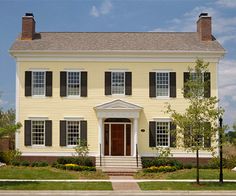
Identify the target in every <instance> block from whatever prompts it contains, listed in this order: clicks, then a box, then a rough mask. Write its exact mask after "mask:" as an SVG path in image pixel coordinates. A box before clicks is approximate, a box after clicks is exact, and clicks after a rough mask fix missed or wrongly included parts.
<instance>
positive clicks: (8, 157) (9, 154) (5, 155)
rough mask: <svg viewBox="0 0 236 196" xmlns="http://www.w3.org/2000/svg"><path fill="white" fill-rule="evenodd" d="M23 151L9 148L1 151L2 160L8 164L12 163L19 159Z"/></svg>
mask: <svg viewBox="0 0 236 196" xmlns="http://www.w3.org/2000/svg"><path fill="white" fill-rule="evenodd" d="M20 156H21V152H20V151H19V150H8V151H6V152H2V153H1V161H2V162H4V163H6V164H12V163H13V162H14V161H19V159H20Z"/></svg>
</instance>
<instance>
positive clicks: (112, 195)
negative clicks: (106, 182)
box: [0, 190, 236, 196]
mask: <svg viewBox="0 0 236 196" xmlns="http://www.w3.org/2000/svg"><path fill="white" fill-rule="evenodd" d="M0 195H1V196H32V195H34V196H48V195H50V196H89V195H91V196H154V195H155V196H163V195H164V196H173V195H175V196H187V195H188V196H189V195H191V196H205V195H206V196H208V195H209V196H213V195H214V196H222V195H224V196H236V191H134V190H132V191H43V190H40V191H26V190H24V191H19V190H17V191H0Z"/></svg>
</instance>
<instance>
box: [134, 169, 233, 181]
mask: <svg viewBox="0 0 236 196" xmlns="http://www.w3.org/2000/svg"><path fill="white" fill-rule="evenodd" d="M223 173H224V179H236V172H233V171H231V170H229V169H224V171H223ZM134 177H135V178H137V179H195V178H196V169H184V170H178V171H175V172H168V173H144V172H142V171H140V172H138V173H137V174H136V175H135V176H134ZM218 178H219V170H218V169H200V179H218Z"/></svg>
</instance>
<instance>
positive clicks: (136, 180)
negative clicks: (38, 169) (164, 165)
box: [0, 176, 236, 183]
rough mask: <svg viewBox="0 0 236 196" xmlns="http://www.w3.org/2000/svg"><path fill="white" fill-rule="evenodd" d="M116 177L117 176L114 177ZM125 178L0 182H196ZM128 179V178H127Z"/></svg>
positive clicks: (205, 180) (216, 180) (206, 180)
mask: <svg viewBox="0 0 236 196" xmlns="http://www.w3.org/2000/svg"><path fill="white" fill-rule="evenodd" d="M116 177H118V176H116ZM125 177H126V176H119V178H111V179H107V180H104V179H100V180H99V179H78V180H75V179H71V180H66V179H56V180H53V179H41V180H39V179H0V182H124V183H127V182H136V183H137V182H196V180H195V179H194V180H193V179H190V180H189V179H181V180H180V179H178V180H174V179H173V180H171V179H168V180H165V179H132V178H125ZM128 177H130V176H128ZM200 182H219V180H218V179H214V180H211V179H202V180H201V179H200ZM224 182H236V180H224Z"/></svg>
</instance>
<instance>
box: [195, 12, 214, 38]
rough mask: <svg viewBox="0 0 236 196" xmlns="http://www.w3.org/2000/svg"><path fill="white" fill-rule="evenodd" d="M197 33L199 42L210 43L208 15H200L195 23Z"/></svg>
mask: <svg viewBox="0 0 236 196" xmlns="http://www.w3.org/2000/svg"><path fill="white" fill-rule="evenodd" d="M197 32H198V34H199V37H200V40H201V41H212V35H211V17H210V16H208V13H201V14H200V15H199V19H198V21H197Z"/></svg>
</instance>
